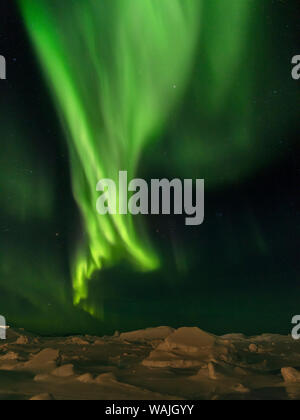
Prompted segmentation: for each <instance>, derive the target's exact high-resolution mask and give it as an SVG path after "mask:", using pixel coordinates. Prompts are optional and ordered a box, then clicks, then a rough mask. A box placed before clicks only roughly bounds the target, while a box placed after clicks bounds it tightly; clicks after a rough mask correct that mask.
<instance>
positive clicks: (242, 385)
mask: <svg viewBox="0 0 300 420" xmlns="http://www.w3.org/2000/svg"><path fill="white" fill-rule="evenodd" d="M297 368H300V342H299V341H294V340H293V339H292V338H291V337H288V336H279V335H271V334H265V335H261V336H258V337H251V338H249V337H245V336H243V335H239V334H231V335H226V336H222V337H218V336H214V335H212V334H208V333H206V332H204V331H202V330H200V329H199V328H180V329H178V330H174V329H172V328H169V327H159V328H153V329H147V330H142V331H134V332H130V333H123V334H118V333H117V334H116V335H115V336H113V337H92V336H76V337H67V338H42V337H38V336H36V335H33V334H29V333H26V332H25V331H23V330H15V329H9V330H8V332H7V340H2V341H0V400H5V399H12V400H15V399H23V400H24V399H25V400H28V399H34V400H47V399H54V400H65V399H68V400H69V399H71V400H89V399H98V400H99V399H100V400H101V399H105V400H106V399H109V400H167V399H169V400H174V399H177V400H180V399H200V400H201V399H209V400H211V399H276V400H277V399H300V371H298V369H297Z"/></svg>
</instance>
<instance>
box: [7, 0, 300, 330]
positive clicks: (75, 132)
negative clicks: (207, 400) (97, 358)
mask: <svg viewBox="0 0 300 420" xmlns="http://www.w3.org/2000/svg"><path fill="white" fill-rule="evenodd" d="M261 3H262V2H261V1H258V0H243V1H241V0H230V1H227V2H220V1H218V0H209V1H205V0H98V1H95V0H85V1H84V2H83V1H78V0H77V1H76V0H65V1H59V0H31V1H27V0H19V1H18V8H16V10H14V13H17V14H18V16H19V25H20V27H22V28H23V29H22V30H23V31H24V32H22V33H24V34H25V33H26V37H25V42H26V49H27V50H28V51H30V53H28V54H30V55H28V56H27V58H28V57H29V58H30V60H31V66H32V67H34V69H35V70H34V71H35V72H36V73H35V74H36V75H39V77H40V79H39V80H38V81H37V88H36V89H39V86H40V89H41V92H42V94H41V95H47V96H48V98H47V99H42V101H44V100H45V102H42V105H41V109H40V110H39V109H38V108H39V106H38V104H37V102H35V100H34V99H32V100H33V103H32V104H31V107H30V108H31V109H26V108H27V107H26V98H25V99H23V101H22V102H21V103H18V104H17V106H14V105H13V103H14V101H17V99H15V98H17V97H18V93H17V89H15V91H14V95H15V97H13V98H12V99H10V100H9V101H10V102H9V107H8V108H6V109H4V107H2V108H1V110H2V111H1V112H2V115H5V122H4V123H2V127H1V136H2V137H3V138H5V140H4V146H3V147H4V148H3V150H4V153H3V155H2V157H1V158H0V163H1V165H2V168H3V170H2V173H4V174H5V176H4V177H3V178H2V179H1V181H0V186H1V190H2V191H3V203H2V208H3V211H4V212H5V214H6V215H7V216H5V222H3V223H4V230H3V232H2V234H3V235H6V237H5V238H4V239H3V241H2V239H1V240H0V244H1V249H2V248H3V252H2V254H1V256H0V262H1V270H2V281H1V280H0V287H3V290H4V294H3V296H5V299H6V301H7V302H9V303H10V308H11V309H10V310H9V315H10V316H11V317H12V318H13V319H16V320H17V322H20V317H21V315H20V311H19V309H18V308H19V307H20V306H21V305H25V307H26V308H27V309H26V315H25V316H24V318H25V322H27V323H28V325H30V324H31V325H33V327H34V328H36V329H39V330H42V329H43V328H42V324H43V319H44V318H49V317H50V318H51V317H54V318H55V322H54V326H53V325H51V327H49V326H47V327H45V329H46V330H49V329H50V331H54V332H55V330H56V328H58V329H59V331H63V332H67V333H68V332H70V331H69V330H68V329H69V328H70V330H72V331H76V325H78V324H77V323H78V322H79V323H80V326H78V327H77V328H78V330H82V329H85V328H87V329H93V328H97V327H96V325H98V324H97V323H98V322H99V323H100V327H99V328H100V329H103V330H104V331H106V329H107V330H109V329H110V328H115V326H116V324H117V323H118V322H119V321H120V319H121V320H122V318H123V317H124V318H125V317H127V316H128V317H131V318H132V319H131V320H130V322H129V324H130V325H135V321H134V319H135V318H137V317H138V316H139V315H137V314H139V313H141V314H140V317H141V320H140V321H141V325H143V322H142V321H143V313H142V312H143V303H142V302H144V301H145V296H144V295H143V293H145V295H146V296H147V294H148V295H149V302H148V303H147V304H145V307H147V305H149V306H151V302H152V301H154V302H157V303H153V308H156V309H155V310H157V308H158V307H161V306H163V305H164V304H163V303H162V302H163V301H164V299H166V301H167V300H168V299H169V298H170V295H171V300H172V299H173V303H172V305H173V306H175V307H176V305H177V302H178V301H180V294H181V292H180V290H181V289H182V288H183V289H186V290H188V289H189V290H190V292H186V293H187V295H186V296H185V301H188V300H189V297H188V295H189V293H190V295H193V298H194V297H196V296H197V294H199V298H200V295H201V293H202V292H201V289H202V286H203V296H201V299H204V300H205V298H204V295H205V294H207V296H211V291H210V289H209V287H208V285H209V283H210V282H214V281H212V280H211V278H215V279H216V280H215V281H216V282H217V284H218V285H219V286H218V287H220V289H221V290H224V295H226V293H227V290H229V289H230V290H231V288H233V290H234V291H233V292H232V291H231V293H233V294H234V293H236V296H235V298H236V299H237V300H238V299H239V296H240V294H241V293H243V291H244V290H245V291H246V290H248V289H249V287H250V285H251V284H252V285H254V284H256V282H257V283H260V281H259V280H258V277H259V276H257V274H256V273H257V272H258V273H259V271H260V270H262V271H263V272H265V273H266V272H268V274H267V276H270V278H269V277H268V279H266V284H269V283H272V281H271V280H270V279H271V278H272V275H273V274H272V269H271V267H272V262H271V261H272V260H273V259H274V258H275V255H277V254H281V252H283V250H282V248H281V245H280V241H281V240H280V235H279V234H278V235H279V236H278V237H277V236H276V235H275V236H276V237H275V236H274V235H273V234H272V233H270V232H272V229H274V231H275V230H276V232H281V235H282V232H287V231H290V230H293V229H292V224H291V223H292V220H290V221H289V220H287V219H286V214H288V213H289V212H290V210H286V209H285V202H284V200H282V201H280V200H278V199H277V196H278V194H281V187H280V186H279V185H278V189H280V193H279V192H277V190H276V188H275V191H273V193H272V194H273V195H272V194H271V193H270V196H271V195H272V199H271V201H270V202H265V201H264V200H261V201H260V203H259V202H258V201H257V198H258V197H260V194H262V195H263V193H262V190H263V189H264V186H260V185H259V183H260V179H261V178H263V179H264V181H263V182H267V183H268V182H269V181H268V179H269V175H268V172H269V173H270V174H272V173H277V172H276V169H274V168H276V167H277V166H276V165H279V166H280V165H281V164H282V165H285V164H287V166H290V164H289V163H286V161H287V160H288V159H289V156H291V155H294V152H293V153H291V150H293V151H294V150H296V145H295V138H294V137H295V135H294V127H295V126H296V121H297V118H298V111H297V110H298V106H297V105H299V101H298V95H297V94H296V89H295V82H294V81H293V80H291V78H290V77H289V76H290V67H289V64H290V58H291V57H290V56H289V54H290V52H291V51H294V50H293V49H294V48H295V45H296V39H294V37H293V35H292V33H293V32H292V31H293V29H294V28H292V25H291V30H290V29H289V30H287V33H289V34H290V35H289V36H288V35H287V36H286V38H279V36H278V39H277V42H274V38H276V29H275V27H274V25H273V26H272V25H271V24H270V19H271V20H273V21H275V22H282V26H284V24H285V21H284V17H283V16H281V13H280V7H281V6H280V5H278V6H277V9H276V8H274V9H272V2H271V1H269V0H268V1H266V2H264V5H262V4H261ZM287 14H288V15H290V14H292V10H290V11H288V12H287ZM268 16H269V17H270V16H271V17H272V18H268ZM281 19H282V20H281ZM22 25H23V26H22ZM295 25H296V17H295ZM20 30H21V29H20ZM286 45H288V48H287V47H286ZM274 57H275V58H274ZM278 57H279V58H278ZM274 60H276V66H274V64H273V62H274ZM24 63H25V61H24ZM11 77H12V76H11ZM18 77H20V73H18ZM23 82H24V83H25V81H23ZM10 83H12V82H10ZM28 83H29V84H31V85H32V86H35V80H34V77H29V81H28ZM29 91H30V88H28V90H26V94H27V95H28V94H29ZM31 95H33V94H32V93H31ZM22 107H23V110H22ZM36 108H37V109H36ZM11 109H14V111H13V112H12V111H10V110H11ZM22 113H23V114H24V115H26V117H24V116H23V117H20V119H19V120H18V115H21V114H22ZM41 115H44V116H43V117H40V116H41ZM39 118H41V121H44V124H45V125H43V123H42V122H37V120H38V119H39ZM43 118H44V120H43ZM15 119H17V121H18V122H17V123H16V122H15ZM28 121H31V122H30V124H28ZM32 122H33V123H32ZM50 125H51V126H52V127H54V128H53V129H51V130H50V133H48V132H47V129H48V127H49V126H50ZM45 127H46V128H45ZM27 141H28V142H27ZM282 141H283V143H281V142H282ZM41 142H43V145H41ZM124 170H126V171H128V174H129V177H131V178H134V177H137V176H141V177H144V178H148V179H151V178H156V177H166V178H173V177H179V178H205V182H206V185H207V188H208V194H209V202H208V204H207V206H208V221H207V222H206V226H203V228H202V227H198V228H197V229H196V228H193V229H192V230H189V229H187V230H184V231H183V230H182V229H183V228H179V227H178V226H179V225H182V223H177V222H176V218H174V219H172V218H169V219H167V220H166V219H163V218H162V217H158V218H157V219H155V220H154V219H153V218H148V219H147V217H138V218H136V217H132V216H131V215H120V214H118V215H109V214H108V215H105V216H99V214H98V213H97V212H96V201H97V198H98V197H99V193H98V192H97V191H96V184H97V182H98V181H99V179H101V178H111V179H115V180H116V179H117V177H118V174H119V171H124ZM279 172H280V171H279ZM270 176H271V175H270ZM265 179H266V180H267V181H265ZM249 183H250V185H256V186H257V189H255V191H256V192H255V193H253V191H252V190H251V188H252V187H251V186H250V187H248V185H249ZM247 188H248V189H247ZM289 188H292V186H291V185H289V187H288V189H287V192H286V194H287V195H288V196H289V197H290V195H291V196H293V194H294V190H290V189H289ZM241 191H243V195H242V196H241V193H240V192H241ZM245 191H248V192H249V193H247V192H245ZM278 191H279V190H278ZM4 196H5V197H7V198H8V199H4ZM58 197H59V198H58ZM224 197H225V198H224ZM253 200H254V202H253ZM288 201H289V203H290V201H291V199H290V198H289V199H288ZM293 201H295V200H294V199H293ZM273 202H274V203H275V204H273ZM215 203H217V204H215ZM220 203H221V204H220ZM260 205H261V207H260ZM273 205H275V208H276V210H275V212H273V215H274V214H277V213H276V212H278V216H277V217H278V218H280V219H281V223H282V224H279V227H278V221H277V219H275V218H274V220H271V219H270V214H272V212H271V211H270V209H271V208H272V207H273ZM287 205H288V207H289V206H290V204H287ZM295 207H296V205H295V204H294V205H293V209H292V214H293V217H299V216H296V213H295V211H296V210H295ZM232 209H233V210H232ZM289 209H290V207H289ZM263 214H267V216H263ZM280 214H283V215H284V216H283V217H280ZM7 226H8V227H7ZM12 226H13V228H12ZM272 226H273V228H272ZM275 226H277V227H276V229H275ZM5 229H6V230H7V229H8V231H6V232H5ZM11 232H12V233H11ZM21 232H23V233H21ZM50 232H52V233H50ZM7 236H9V239H8V240H7ZM62 236H63V239H61V237H62ZM284 237H285V236H284ZM50 238H51V239H50ZM60 241H61V242H60ZM287 241H289V239H287ZM4 243H5V246H4V245H2V244H4ZM241 244H242V245H241ZM284 248H285V251H284V252H286V253H287V255H288V257H285V258H284V260H285V263H286V265H287V266H288V268H289V269H291V271H290V272H288V271H287V270H286V269H285V268H282V267H280V268H279V269H278V268H277V269H275V267H274V272H275V271H276V272H284V273H285V274H284V277H285V276H287V277H292V276H294V275H295V273H296V272H297V268H296V267H295V266H294V260H293V257H292V255H291V251H290V248H291V249H293V248H294V243H293V242H289V246H285V247H284ZM199 258H200V259H199ZM289 258H291V259H289ZM16 260H18V261H20V262H21V263H22V264H23V266H22V267H17V268H16V267H15V261H16ZM253 262H254V263H253ZM22 264H21V265H22ZM198 264H199V265H198ZM249 266H252V267H251V269H252V268H253V273H252V276H254V277H255V280H254V281H253V280H252V279H250V278H248V275H249V277H251V275H250V273H251V269H250V270H249ZM254 266H255V267H256V268H257V270H256V269H254ZM217 268H220V271H218V270H217ZM264 270H266V271H264ZM228 277H231V279H230V280H229V281H228ZM246 278H247V280H246ZM187 279H188V280H187ZM240 282H241V284H242V283H245V287H244V289H243V288H241V287H240V286H239V287H238V288H237V289H235V286H236V284H237V283H240ZM199 283H202V286H201V284H199ZM274 283H276V287H277V284H278V283H280V281H279V279H277V280H276V281H274ZM185 285H186V286H185ZM187 285H188V287H187ZM228 285H230V286H228ZM254 287H256V286H254ZM177 288H178V290H177V292H176V293H175V290H176V289H177ZM266 288H267V286H266ZM129 289H130V291H129ZM141 290H144V292H142V291H141ZM147 290H148V291H147ZM195 290H196V291H195ZM204 290H205V292H204ZM225 290H226V292H225ZM265 292H266V291H265V290H264V292H263V293H265ZM245 293H246V292H245ZM247 293H248V292H247ZM251 293H252V292H251ZM129 295H130V298H129V297H128V296H129ZM140 295H143V296H142V297H141V296H140ZM116 296H117V300H116V299H115V297H116ZM123 298H124V301H122V302H121V303H120V300H122V299H123ZM235 298H234V299H235ZM260 298H261V297H260ZM260 298H259V299H260ZM0 299H1V298H0ZM210 299H211V307H212V308H213V307H215V306H217V305H218V304H217V301H216V302H214V300H213V298H208V301H210ZM274 299H275V300H276V304H275V306H276V305H277V295H276V297H275V298H274ZM146 300H147V299H146ZM105 301H108V302H119V303H113V304H110V303H107V304H106V305H105V303H104V302H105ZM127 301H130V302H132V301H135V302H134V304H131V303H129V304H128V306H131V307H132V308H133V307H134V305H137V306H136V308H137V309H136V310H134V309H132V315H130V310H128V309H125V310H124V309H123V307H124V306H127V303H126V302H127ZM138 301H140V303H137V302H138ZM0 302H1V300H0ZM49 305H50V306H49ZM107 305H108V306H109V310H107V309H105V308H106V307H107ZM114 305H116V306H117V308H116V309H115V312H114V309H113V308H114ZM172 305H171V307H173V306H172ZM259 305H261V304H259ZM192 306H193V305H191V306H190V308H187V309H186V314H188V312H189V310H191V315H190V316H189V315H186V318H185V319H186V321H185V322H190V323H193V322H194V319H195V318H194V317H195V313H197V310H195V313H194V312H193V311H192V309H191V307H192ZM229 306H230V305H229ZM246 306H247V305H246ZM261 306H262V307H264V305H263V304H262V305H261ZM52 307H53V313H52V309H51V308H52ZM166 307H168V303H166ZM28 308H30V309H28ZM82 310H83V311H82ZM49 311H50V312H49ZM134 311H136V312H134ZM84 312H86V314H84ZM158 312H159V313H161V312H160V309H159V310H158ZM124 313H126V315H124ZM204 313H205V314H207V313H209V307H207V308H205V309H204ZM57 314H59V316H60V317H65V318H66V319H71V320H72V321H71V323H72V326H70V327H69V328H68V326H59V327H57V324H59V320H58V318H59V316H58V317H57ZM36 316H37V317H40V319H41V322H40V323H37V322H35V321H32V318H35V317H36ZM201 317H203V314H202V315H201ZM26 318H27V319H28V320H27V321H26ZM171 318H172V317H171ZM79 319H80V321H78V320H79ZM160 319H161V322H164V319H165V318H164V315H157V317H156V316H155V319H154V320H153V323H156V322H157V323H158V322H160ZM168 319H169V318H168ZM201 319H202V318H201ZM140 321H138V322H136V325H137V326H139V325H140ZM48 322H50V321H48ZM145 322H149V316H148V315H147V317H145ZM150 322H151V321H150ZM178 322H179V324H180V323H181V320H180V315H179V314H177V315H176V316H174V323H178ZM182 322H183V321H182Z"/></svg>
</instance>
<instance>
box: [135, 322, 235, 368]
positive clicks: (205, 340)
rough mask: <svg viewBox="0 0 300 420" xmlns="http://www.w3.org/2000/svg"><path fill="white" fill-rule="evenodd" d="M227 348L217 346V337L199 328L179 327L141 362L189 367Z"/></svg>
mask: <svg viewBox="0 0 300 420" xmlns="http://www.w3.org/2000/svg"><path fill="white" fill-rule="evenodd" d="M220 352H224V353H227V349H226V348H225V347H224V346H223V347H222V346H219V343H218V340H217V337H215V336H214V335H212V334H208V333H206V332H204V331H202V330H200V329H199V328H180V329H178V330H176V331H175V332H173V333H172V334H171V335H169V336H168V337H167V338H166V339H165V340H164V341H163V342H162V343H161V344H160V345H158V347H157V348H156V349H155V350H154V351H152V352H151V353H150V355H149V357H147V358H146V359H145V360H144V361H143V362H142V364H143V365H144V366H147V367H160V368H162V367H173V368H189V367H197V366H202V365H203V364H205V363H208V362H210V361H213V360H215V358H216V356H217V354H219V353H220Z"/></svg>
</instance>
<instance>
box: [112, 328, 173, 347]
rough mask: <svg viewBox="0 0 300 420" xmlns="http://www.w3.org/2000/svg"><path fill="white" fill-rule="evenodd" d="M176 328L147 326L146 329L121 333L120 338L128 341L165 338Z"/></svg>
mask: <svg viewBox="0 0 300 420" xmlns="http://www.w3.org/2000/svg"><path fill="white" fill-rule="evenodd" d="M173 332H174V330H173V329H172V328H170V327H158V328H147V329H145V330H138V331H132V332H127V333H122V334H120V337H119V339H120V340H122V341H128V342H131V343H132V342H145V341H153V340H164V339H165V338H166V337H168V336H169V335H171V334H172V333H173Z"/></svg>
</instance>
